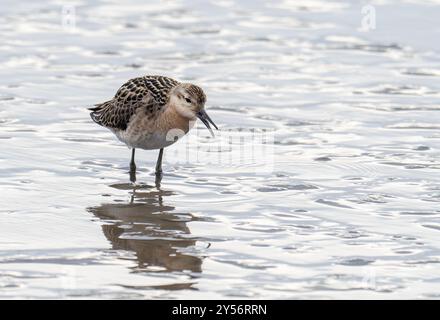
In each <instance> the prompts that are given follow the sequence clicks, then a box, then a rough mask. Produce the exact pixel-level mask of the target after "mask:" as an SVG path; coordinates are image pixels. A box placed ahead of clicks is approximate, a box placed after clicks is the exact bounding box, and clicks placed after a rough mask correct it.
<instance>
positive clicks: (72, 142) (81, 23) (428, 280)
mask: <svg viewBox="0 0 440 320" xmlns="http://www.w3.org/2000/svg"><path fill="white" fill-rule="evenodd" d="M68 3H70V4H71V3H72V2H70V1H69V2H68ZM124 3H125V2H124ZM366 3H367V2H358V1H352V2H350V1H348V2H347V1H340V2H339V1H338V2H336V1H321V0H316V1H315V0H314V1H293V0H292V1H290V0H284V1H240V2H238V3H234V2H233V1H228V0H224V1H218V0H216V1H201V0H200V1H163V2H159V1H148V4H146V2H145V1H140V0H139V1H130V2H127V5H124V6H123V7H121V5H120V2H117V1H97V0H95V1H87V3H86V2H85V1H77V2H75V5H76V6H75V12H76V14H75V18H76V20H75V26H73V24H72V23H68V22H66V20H65V18H66V15H64V16H62V15H61V12H62V8H63V2H62V1H46V2H45V3H43V2H42V1H40V2H34V1H32V2H31V1H27V2H26V1H20V3H17V2H16V1H11V0H3V1H2V10H1V14H0V34H1V40H2V41H1V44H0V73H1V77H0V146H1V153H0V188H1V190H0V191H1V200H2V201H1V204H2V206H1V208H0V288H1V290H0V297H1V298H257V299H258V298H381V299H382V298H384V299H388V298H438V297H439V289H440V281H439V279H440V274H439V272H438V263H440V250H439V236H440V223H439V220H438V218H439V216H440V207H439V203H440V176H439V169H440V163H439V161H438V159H439V155H440V133H439V129H440V123H439V118H438V116H439V110H440V109H439V96H440V95H439V89H440V85H439V76H440V64H439V62H440V44H439V42H438V38H439V33H440V30H439V29H438V28H437V27H436V26H437V25H438V18H439V17H440V10H439V8H440V7H439V4H440V2H438V1H434V0H431V1H397V0H396V1H393V0H389V1H372V2H368V3H371V4H373V6H374V8H375V9H376V15H377V18H376V19H377V25H376V29H374V30H370V31H368V32H362V31H360V30H359V29H360V27H361V21H362V13H361V12H362V11H361V10H362V5H364V4H366ZM66 10H67V11H69V10H71V8H69V7H67V8H66V7H65V8H64V12H65V13H66V12H67V11H66ZM63 17H64V18H63ZM422 17H423V18H422ZM63 19H64V20H63ZM63 21H64V22H63ZM70 21H71V20H70ZM143 74H164V75H168V76H172V77H174V78H177V79H180V80H183V81H191V82H194V83H197V84H200V85H201V86H202V87H203V88H204V89H205V91H206V93H207V95H208V108H209V109H210V115H211V117H212V118H213V119H214V120H215V122H216V123H217V124H218V125H219V127H220V129H221V131H220V134H218V135H217V137H216V138H215V139H210V138H209V133H208V131H207V130H206V129H203V128H202V126H200V125H198V128H199V130H195V131H193V132H192V133H191V134H190V135H189V136H187V137H185V138H184V139H182V141H179V143H177V144H175V145H173V146H171V147H169V148H168V149H167V150H166V152H165V158H164V170H165V175H164V178H163V180H162V183H161V185H160V186H156V185H155V183H154V176H153V171H152V170H153V168H154V163H155V160H156V157H157V152H152V151H139V152H138V153H137V164H138V168H139V172H138V175H137V178H138V182H139V183H138V184H137V185H136V186H133V185H131V184H130V183H128V173H127V170H128V160H129V156H130V153H129V150H128V149H127V148H126V147H125V146H123V145H121V144H120V143H119V142H117V141H116V139H115V138H114V137H113V136H112V134H111V133H110V132H108V131H106V130H105V129H103V128H100V127H99V126H97V125H95V124H94V123H92V122H91V120H90V118H89V116H88V112H87V110H86V109H85V108H86V107H87V106H91V105H92V104H94V103H97V102H102V101H105V100H107V99H109V98H111V97H112V95H113V94H114V93H115V91H116V90H117V89H118V88H119V86H120V85H121V84H122V83H123V82H124V81H125V80H127V79H130V78H133V77H136V76H139V75H143ZM251 129H253V130H254V131H251ZM250 146H253V148H249V147H250Z"/></svg>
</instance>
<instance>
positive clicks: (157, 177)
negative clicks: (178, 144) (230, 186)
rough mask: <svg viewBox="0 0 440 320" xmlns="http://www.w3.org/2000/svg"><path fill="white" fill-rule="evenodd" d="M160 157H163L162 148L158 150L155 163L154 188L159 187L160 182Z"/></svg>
mask: <svg viewBox="0 0 440 320" xmlns="http://www.w3.org/2000/svg"><path fill="white" fill-rule="evenodd" d="M162 157H163V148H162V149H160V151H159V157H158V158H157V163H156V180H155V182H156V188H157V189H159V188H160V183H161V181H162Z"/></svg>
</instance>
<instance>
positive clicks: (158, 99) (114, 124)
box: [89, 76, 179, 130]
mask: <svg viewBox="0 0 440 320" xmlns="http://www.w3.org/2000/svg"><path fill="white" fill-rule="evenodd" d="M178 84H179V82H178V81H176V80H174V79H171V78H168V77H163V76H144V77H138V78H134V79H131V80H129V81H127V82H126V83H124V84H123V85H122V86H121V87H120V88H119V90H118V91H117V92H116V95H115V97H114V98H113V99H112V100H109V101H106V102H104V103H100V104H97V105H95V107H93V108H90V109H89V110H91V111H92V112H91V113H90V117H91V118H92V120H93V121H94V122H96V123H97V124H99V125H101V126H103V127H107V128H109V129H117V130H126V129H127V126H128V123H129V122H130V118H131V117H132V116H133V115H134V114H135V113H136V112H137V110H138V108H145V112H146V114H145V116H146V117H148V118H150V119H154V118H155V117H156V116H158V114H159V113H160V112H161V111H162V110H163V109H164V107H165V106H166V105H167V103H168V97H169V92H170V91H171V89H172V88H174V87H175V86H176V85H178Z"/></svg>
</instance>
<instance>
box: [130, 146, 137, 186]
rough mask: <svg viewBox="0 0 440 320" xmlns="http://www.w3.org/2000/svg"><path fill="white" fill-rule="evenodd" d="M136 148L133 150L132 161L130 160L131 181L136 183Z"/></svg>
mask: <svg viewBox="0 0 440 320" xmlns="http://www.w3.org/2000/svg"><path fill="white" fill-rule="evenodd" d="M135 150H136V149H135V148H133V149H132V150H131V161H130V181H131V182H133V183H135V182H136V164H135V163H134V153H135Z"/></svg>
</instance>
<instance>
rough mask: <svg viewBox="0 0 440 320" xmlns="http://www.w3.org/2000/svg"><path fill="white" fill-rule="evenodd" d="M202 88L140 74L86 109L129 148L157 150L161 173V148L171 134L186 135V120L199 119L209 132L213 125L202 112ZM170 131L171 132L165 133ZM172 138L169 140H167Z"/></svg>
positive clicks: (158, 167)
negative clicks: (112, 93)
mask: <svg viewBox="0 0 440 320" xmlns="http://www.w3.org/2000/svg"><path fill="white" fill-rule="evenodd" d="M205 102H206V96H205V93H204V92H203V90H202V89H201V88H200V87H198V86H196V85H193V84H190V83H181V82H178V81H176V80H174V79H171V78H168V77H163V76H144V77H138V78H134V79H131V80H129V81H127V82H126V83H125V84H123V85H122V86H121V87H120V88H119V90H118V91H117V92H116V95H115V96H114V98H113V99H111V100H109V101H106V102H104V103H100V104H97V105H95V107H93V108H90V109H89V110H91V111H92V112H91V113H90V117H91V118H92V120H93V121H94V122H96V123H97V124H99V125H101V126H103V127H106V128H108V129H110V130H111V131H112V132H113V133H114V134H115V135H116V136H117V137H118V139H119V140H121V141H122V142H124V143H125V144H126V145H127V146H129V147H131V148H132V149H133V153H132V161H131V168H132V169H133V168H135V164H134V149H135V148H141V149H147V150H150V149H161V152H160V156H159V160H158V163H157V166H156V172H161V166H160V164H161V161H162V152H163V148H164V147H167V146H169V145H171V144H173V143H174V142H175V141H176V139H175V135H174V133H176V132H183V134H186V133H187V132H188V131H189V129H190V125H189V123H190V122H191V121H194V120H196V119H197V118H199V119H200V120H201V121H202V122H203V123H204V124H205V125H206V126H207V127H208V129H209V130H210V131H211V134H213V133H212V130H211V127H210V125H209V124H212V125H214V127H215V128H216V129H217V126H216V125H215V124H214V123H213V122H212V120H211V118H210V117H209V116H208V114H207V113H206V111H205V109H204V106H205ZM169 133H171V134H169ZM170 138H172V139H170Z"/></svg>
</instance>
